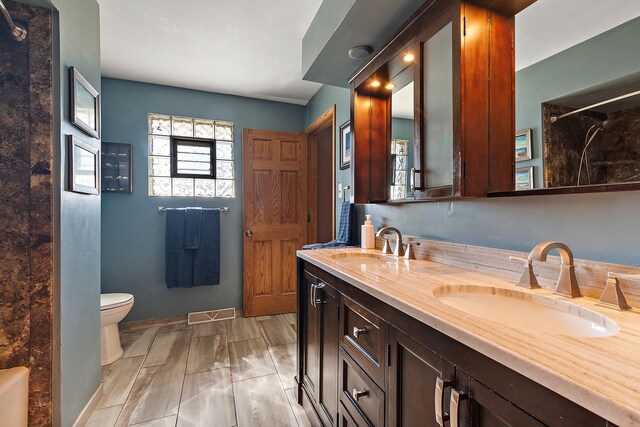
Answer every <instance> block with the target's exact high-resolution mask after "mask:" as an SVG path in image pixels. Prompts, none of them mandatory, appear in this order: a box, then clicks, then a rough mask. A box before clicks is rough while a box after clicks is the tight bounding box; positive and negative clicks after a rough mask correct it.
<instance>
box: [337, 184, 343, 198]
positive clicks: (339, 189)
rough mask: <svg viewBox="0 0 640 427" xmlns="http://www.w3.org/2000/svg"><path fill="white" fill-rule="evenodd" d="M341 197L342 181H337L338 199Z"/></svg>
mask: <svg viewBox="0 0 640 427" xmlns="http://www.w3.org/2000/svg"><path fill="white" fill-rule="evenodd" d="M342 197H343V193H342V183H341V182H339V183H338V199H342Z"/></svg>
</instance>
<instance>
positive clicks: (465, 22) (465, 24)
mask: <svg viewBox="0 0 640 427" xmlns="http://www.w3.org/2000/svg"><path fill="white" fill-rule="evenodd" d="M462 35H463V36H466V35H467V17H466V16H463V17H462Z"/></svg>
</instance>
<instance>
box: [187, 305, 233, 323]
mask: <svg viewBox="0 0 640 427" xmlns="http://www.w3.org/2000/svg"><path fill="white" fill-rule="evenodd" d="M235 318H236V309H235V308H223V309H220V310H207V311H195V312H193V313H189V317H188V324H189V325H195V324H198V323H206V322H217V321H219V320H229V319H235Z"/></svg>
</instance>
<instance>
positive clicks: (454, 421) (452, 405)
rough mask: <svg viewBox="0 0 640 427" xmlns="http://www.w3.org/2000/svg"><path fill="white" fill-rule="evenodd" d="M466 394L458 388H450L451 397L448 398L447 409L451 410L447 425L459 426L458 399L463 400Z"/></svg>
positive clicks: (451, 426)
mask: <svg viewBox="0 0 640 427" xmlns="http://www.w3.org/2000/svg"><path fill="white" fill-rule="evenodd" d="M466 398H467V395H466V394H465V393H462V392H460V391H458V390H455V389H452V390H451V399H450V400H449V410H450V411H451V415H450V420H449V426H450V427H460V421H459V418H460V401H461V400H465V399H466Z"/></svg>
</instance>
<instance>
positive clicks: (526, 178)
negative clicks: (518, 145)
mask: <svg viewBox="0 0 640 427" xmlns="http://www.w3.org/2000/svg"><path fill="white" fill-rule="evenodd" d="M516 190H517V191H522V190H533V166H530V167H528V168H518V169H516Z"/></svg>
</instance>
